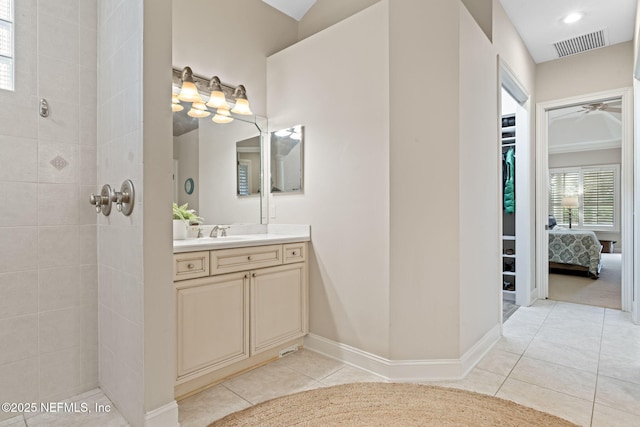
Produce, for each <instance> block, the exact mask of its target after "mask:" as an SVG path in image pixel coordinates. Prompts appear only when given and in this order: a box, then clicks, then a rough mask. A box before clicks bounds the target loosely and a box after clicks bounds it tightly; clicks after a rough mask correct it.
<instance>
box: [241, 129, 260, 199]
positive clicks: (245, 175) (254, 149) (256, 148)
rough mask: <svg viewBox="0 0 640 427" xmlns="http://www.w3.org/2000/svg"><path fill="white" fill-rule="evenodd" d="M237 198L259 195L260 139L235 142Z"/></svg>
mask: <svg viewBox="0 0 640 427" xmlns="http://www.w3.org/2000/svg"><path fill="white" fill-rule="evenodd" d="M236 156H237V171H236V174H237V190H238V196H251V195H254V196H258V195H260V137H258V136H256V137H253V138H249V139H245V140H244V141H238V142H236Z"/></svg>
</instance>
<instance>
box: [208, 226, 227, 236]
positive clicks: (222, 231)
mask: <svg viewBox="0 0 640 427" xmlns="http://www.w3.org/2000/svg"><path fill="white" fill-rule="evenodd" d="M227 228H229V226H226V227H224V226H221V225H214V226H213V228H212V229H211V233H209V237H214V238H215V237H227ZM218 232H220V234H218Z"/></svg>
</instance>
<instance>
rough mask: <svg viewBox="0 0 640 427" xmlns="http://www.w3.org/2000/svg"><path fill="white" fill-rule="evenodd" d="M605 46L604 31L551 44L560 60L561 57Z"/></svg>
mask: <svg viewBox="0 0 640 427" xmlns="http://www.w3.org/2000/svg"><path fill="white" fill-rule="evenodd" d="M605 45H606V40H605V37H604V30H600V31H595V32H593V33H589V34H584V35H582V36H578V37H574V38H572V39H568V40H564V41H561V42H557V43H554V44H553V46H554V47H555V48H556V51H557V52H558V56H559V57H560V58H562V57H563V56H569V55H575V54H576V53H580V52H586V51H588V50H592V49H597V48H599V47H604V46H605Z"/></svg>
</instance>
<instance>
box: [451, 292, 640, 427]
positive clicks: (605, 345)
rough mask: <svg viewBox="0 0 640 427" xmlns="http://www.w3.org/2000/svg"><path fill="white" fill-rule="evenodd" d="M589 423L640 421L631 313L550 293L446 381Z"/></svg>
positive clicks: (639, 349) (638, 350) (639, 331)
mask: <svg viewBox="0 0 640 427" xmlns="http://www.w3.org/2000/svg"><path fill="white" fill-rule="evenodd" d="M439 384H441V385H446V386H452V387H459V388H464V389H468V390H473V391H477V392H481V393H486V394H491V395H494V396H498V397H501V398H504V399H509V400H513V401H515V402H517V403H520V404H523V405H525V406H529V407H532V408H536V409H539V410H541V411H545V412H549V413H552V414H554V415H558V416H560V417H563V418H566V419H568V420H569V421H572V422H574V423H576V424H579V425H583V426H594V427H602V426H618V427H623V426H640V326H636V325H633V324H632V323H631V316H630V314H629V313H622V312H620V311H618V310H610V309H604V308H600V307H592V306H586V305H578V304H572V303H565V302H555V301H549V300H546V301H545V300H542V301H537V302H536V303H535V304H534V305H533V306H531V307H520V308H519V309H518V310H517V311H516V312H515V313H514V314H513V315H512V316H511V317H510V318H509V320H507V321H506V322H505V323H504V329H503V338H501V340H500V341H499V342H498V344H497V345H496V346H495V347H494V348H493V350H491V351H490V352H489V354H487V355H486V356H485V357H484V359H483V360H482V361H481V362H480V363H479V364H478V366H477V367H476V368H475V369H474V370H473V371H472V372H471V373H470V374H469V375H468V376H467V377H466V378H465V379H464V380H462V381H456V382H451V383H439Z"/></svg>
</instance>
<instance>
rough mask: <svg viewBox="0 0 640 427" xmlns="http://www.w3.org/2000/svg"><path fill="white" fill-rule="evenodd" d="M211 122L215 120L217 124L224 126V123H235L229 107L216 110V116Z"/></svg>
mask: <svg viewBox="0 0 640 427" xmlns="http://www.w3.org/2000/svg"><path fill="white" fill-rule="evenodd" d="M211 120H213V121H214V122H216V123H221V124H224V123H231V122H232V121H233V117H231V113H230V112H229V107H227V106H224V107H220V108H218V110H216V114H215V115H214V116H213V118H212V119H211Z"/></svg>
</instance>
